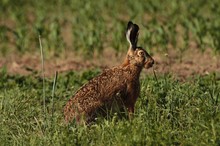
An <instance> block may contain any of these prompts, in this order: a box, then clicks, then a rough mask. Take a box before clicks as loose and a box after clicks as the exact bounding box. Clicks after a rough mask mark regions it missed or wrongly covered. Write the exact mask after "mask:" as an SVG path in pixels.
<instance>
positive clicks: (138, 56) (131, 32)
mask: <svg viewBox="0 0 220 146" xmlns="http://www.w3.org/2000/svg"><path fill="white" fill-rule="evenodd" d="M138 31H139V27H138V25H136V24H133V23H132V22H130V21H129V22H128V25H127V31H126V38H127V40H128V42H129V44H130V47H129V50H128V52H127V56H126V58H125V60H124V63H122V65H120V66H118V67H114V68H111V69H106V70H104V71H103V72H102V73H101V74H100V75H98V76H96V77H94V78H93V79H91V80H90V81H89V82H88V83H86V84H85V85H83V86H82V87H81V88H80V89H79V90H78V91H77V92H76V94H75V96H74V97H72V98H71V99H70V100H69V101H68V102H67V104H66V105H65V107H64V116H65V121H66V122H67V123H69V122H71V121H73V120H74V119H75V120H76V122H77V123H81V122H85V123H90V122H91V121H93V120H94V118H95V117H96V116H97V115H96V112H97V111H100V110H102V108H103V107H104V106H106V105H107V110H110V108H111V106H112V105H113V102H114V101H116V103H117V105H118V106H119V107H120V108H123V107H125V109H127V111H128V113H129V115H132V113H134V106H135V102H136V100H137V98H138V96H139V93H140V83H139V77H140V73H141V71H142V69H143V68H146V69H148V68H150V67H152V66H153V64H154V60H153V58H152V57H151V56H150V55H149V54H148V53H147V52H146V51H145V50H144V49H143V48H141V47H137V41H138Z"/></svg>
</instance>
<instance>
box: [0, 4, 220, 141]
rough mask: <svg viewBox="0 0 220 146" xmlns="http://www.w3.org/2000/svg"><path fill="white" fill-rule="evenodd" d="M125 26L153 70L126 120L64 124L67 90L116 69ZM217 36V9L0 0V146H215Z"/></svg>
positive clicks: (218, 122)
mask: <svg viewBox="0 0 220 146" xmlns="http://www.w3.org/2000/svg"><path fill="white" fill-rule="evenodd" d="M129 20H132V21H133V22H135V23H137V24H138V25H139V26H140V34H139V42H138V44H140V46H142V47H144V48H145V49H146V50H147V51H148V52H149V54H151V55H152V57H153V58H154V59H155V61H156V64H155V65H154V67H153V68H151V69H149V70H147V71H146V70H144V71H143V72H142V74H141V78H140V81H141V94H140V97H139V98H138V101H137V103H136V106H135V114H134V117H133V118H132V119H131V120H129V119H127V118H126V117H122V118H121V117H119V116H118V115H117V114H114V115H113V116H109V117H108V118H106V119H104V118H101V117H100V118H98V120H97V123H95V124H93V125H91V126H79V125H76V124H75V123H71V124H70V125H66V124H65V123H64V118H63V107H64V105H65V103H66V102H67V101H68V99H69V98H70V97H72V96H73V95H74V93H75V91H76V90H77V89H78V88H79V87H80V86H82V85H83V84H85V83H86V82H88V80H90V79H91V78H92V77H94V76H96V75H98V74H99V73H100V72H102V70H103V69H105V68H110V67H113V66H117V65H119V64H120V63H121V62H122V61H123V59H124V57H125V55H126V52H127V48H128V43H127V41H126V38H125V30H126V25H127V22H128V21H129ZM219 30H220V3H219V0H212V1H205V0H185V1H179V0H172V1H170V0H163V1H162V0H140V1H132V0H127V1H125V0H118V1H117V2H116V1H115V2H114V1H108V0H100V1H98V0H93V1H86V0H80V1H68V0H57V1H55V0H48V1H47V2H46V1H34V0H29V1H28V0H17V1H10V0H1V1H0V131H1V132H0V143H1V144H0V145H220V60H219V57H220V39H219V38H220V31H219ZM40 42H41V44H42V47H41V46H40ZM41 49H42V55H41Z"/></svg>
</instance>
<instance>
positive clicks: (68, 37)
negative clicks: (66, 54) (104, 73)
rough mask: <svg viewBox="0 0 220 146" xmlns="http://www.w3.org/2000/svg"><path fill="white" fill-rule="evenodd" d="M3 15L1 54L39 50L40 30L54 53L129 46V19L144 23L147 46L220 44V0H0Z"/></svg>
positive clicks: (214, 46) (143, 42)
mask: <svg viewBox="0 0 220 146" xmlns="http://www.w3.org/2000/svg"><path fill="white" fill-rule="evenodd" d="M0 18H1V19H0V40H1V44H0V50H1V53H2V54H3V55H5V54H7V52H10V51H11V50H16V51H19V52H21V53H23V52H28V51H36V50H38V49H37V48H39V43H38V35H39V34H40V35H41V37H42V40H43V45H44V48H45V50H47V51H48V52H50V53H51V54H52V55H53V54H60V52H62V51H69V50H71V51H80V52H83V53H84V54H93V53H94V51H97V52H101V51H102V50H103V49H104V48H112V49H115V50H116V51H120V50H123V49H124V50H126V49H127V47H126V45H127V44H126V43H125V42H126V40H125V37H124V33H125V29H126V24H127V22H128V21H129V20H132V21H134V22H135V23H137V24H139V25H140V27H141V31H140V33H141V35H140V44H141V45H144V46H143V47H145V48H146V49H147V50H149V48H150V49H152V48H155V49H156V50H157V51H166V50H167V49H169V48H173V49H179V50H181V51H184V50H185V49H187V48H189V47H190V45H192V44H193V45H194V46H196V47H198V48H199V49H201V50H204V49H206V48H212V49H213V50H214V51H218V50H220V39H219V38H220V31H219V30H220V3H219V0H212V1H206V0H185V1H179V0H172V1H170V0H139V1H134V0H118V1H108V0H93V1H87V0H80V1H77V0H72V1H69V0H48V1H42V0H41V1H35V0H16V1H12V0H1V2H0Z"/></svg>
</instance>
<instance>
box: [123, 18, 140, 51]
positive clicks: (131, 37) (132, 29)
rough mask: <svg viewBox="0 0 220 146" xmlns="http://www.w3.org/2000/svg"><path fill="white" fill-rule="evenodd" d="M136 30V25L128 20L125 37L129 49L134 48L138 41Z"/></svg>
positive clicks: (137, 28) (137, 29)
mask: <svg viewBox="0 0 220 146" xmlns="http://www.w3.org/2000/svg"><path fill="white" fill-rule="evenodd" d="M138 31H139V27H138V25H137V24H134V23H132V22H131V21H129V22H128V25H127V31H126V38H127V40H128V42H129V44H130V48H129V49H132V50H135V49H136V47H137V41H138V34H139V33H138Z"/></svg>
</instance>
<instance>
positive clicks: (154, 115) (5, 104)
mask: <svg viewBox="0 0 220 146" xmlns="http://www.w3.org/2000/svg"><path fill="white" fill-rule="evenodd" d="M98 73H99V71H98V70H97V71H95V72H93V71H86V72H83V73H76V72H70V73H67V74H63V75H58V78H57V82H56V90H55V93H54V97H53V98H52V91H53V78H46V81H45V87H46V88H45V92H46V114H47V117H46V119H44V111H43V106H44V105H43V98H42V95H43V94H42V79H41V78H38V77H33V76H27V77H23V76H10V75H7V73H5V72H3V71H2V73H1V78H0V129H1V133H0V141H1V144H2V145H66V144H68V145H88V144H90V145H219V143H220V124H219V122H220V101H219V100H220V94H219V90H220V81H219V80H217V79H216V75H215V74H213V75H209V76H205V77H196V78H194V79H190V80H187V81H185V82H180V81H178V80H176V79H174V78H172V76H170V75H164V76H158V82H157V81H156V80H155V78H154V77H152V76H147V77H145V78H143V77H142V79H141V96H140V98H139V99H138V101H137V104H136V112H135V116H134V118H133V119H132V120H131V121H129V120H128V119H126V118H122V119H119V118H118V117H117V115H115V116H113V117H110V119H108V120H106V119H102V118H101V119H99V120H98V122H97V123H96V124H94V125H92V126H90V127H86V126H77V125H75V124H74V123H72V124H71V125H69V126H66V125H65V124H64V120H63V114H62V109H63V106H64V105H65V102H66V101H67V100H68V99H69V98H70V97H71V96H72V95H73V94H74V92H75V91H76V90H77V88H79V87H80V86H81V85H82V84H83V83H84V82H87V81H88V80H89V79H90V78H91V77H93V76H95V75H97V74H98ZM52 115H53V116H52Z"/></svg>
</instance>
